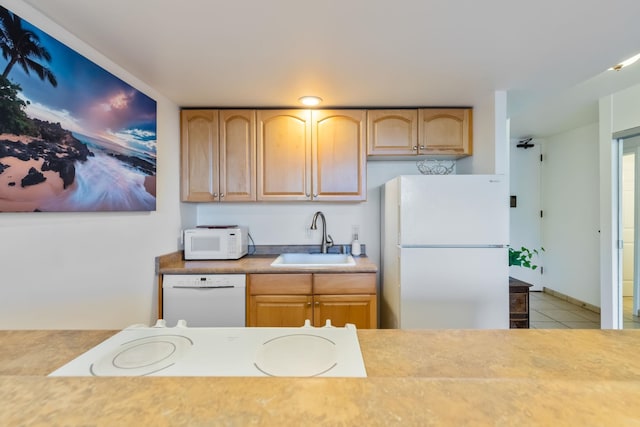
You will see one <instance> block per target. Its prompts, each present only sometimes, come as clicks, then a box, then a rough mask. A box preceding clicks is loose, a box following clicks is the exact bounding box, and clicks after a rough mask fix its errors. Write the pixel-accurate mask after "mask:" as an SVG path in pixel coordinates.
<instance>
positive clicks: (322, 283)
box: [247, 273, 378, 329]
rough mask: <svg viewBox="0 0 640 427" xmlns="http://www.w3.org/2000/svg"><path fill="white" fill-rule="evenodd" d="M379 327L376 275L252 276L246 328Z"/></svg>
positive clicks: (250, 278) (250, 276)
mask: <svg viewBox="0 0 640 427" xmlns="http://www.w3.org/2000/svg"><path fill="white" fill-rule="evenodd" d="M307 319H308V320H309V321H310V322H311V324H312V325H313V326H324V325H325V324H326V322H327V320H331V324H332V325H333V326H336V327H342V326H344V325H345V324H346V323H352V324H354V325H355V326H356V328H358V329H371V328H377V324H378V318H377V295H376V275H375V273H344V274H338V273H315V274H311V273H293V274H249V275H248V283H247V326H260V327H299V326H302V325H304V322H305V320H307Z"/></svg>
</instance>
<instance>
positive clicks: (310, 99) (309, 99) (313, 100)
mask: <svg viewBox="0 0 640 427" xmlns="http://www.w3.org/2000/svg"><path fill="white" fill-rule="evenodd" d="M298 101H300V102H301V103H302V104H304V105H308V106H313V105H318V104H320V103H321V102H322V98H320V97H319V96H302V97H300V98H298Z"/></svg>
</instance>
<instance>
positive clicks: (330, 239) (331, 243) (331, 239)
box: [327, 234, 333, 248]
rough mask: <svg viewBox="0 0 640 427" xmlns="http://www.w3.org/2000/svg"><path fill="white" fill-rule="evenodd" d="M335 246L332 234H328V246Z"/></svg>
mask: <svg viewBox="0 0 640 427" xmlns="http://www.w3.org/2000/svg"><path fill="white" fill-rule="evenodd" d="M331 246H333V238H332V237H331V234H327V247H329V248H330V247H331Z"/></svg>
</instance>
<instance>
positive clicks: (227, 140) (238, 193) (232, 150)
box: [181, 110, 256, 202]
mask: <svg viewBox="0 0 640 427" xmlns="http://www.w3.org/2000/svg"><path fill="white" fill-rule="evenodd" d="M181 129H182V136H181V155H182V201H185V202H242V201H255V200H256V179H255V170H256V131H255V129H256V113H255V110H182V111H181Z"/></svg>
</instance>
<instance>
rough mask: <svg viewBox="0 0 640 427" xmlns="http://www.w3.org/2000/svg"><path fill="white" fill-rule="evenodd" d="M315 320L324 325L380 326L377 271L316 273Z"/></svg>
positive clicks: (314, 278)
mask: <svg viewBox="0 0 640 427" xmlns="http://www.w3.org/2000/svg"><path fill="white" fill-rule="evenodd" d="M313 293H314V306H313V308H314V314H313V318H314V322H315V326H323V325H324V324H325V323H326V321H327V319H331V324H332V325H335V326H344V324H345V323H353V324H354V325H356V327H357V328H360V329H368V328H377V325H378V305H377V300H378V298H377V296H376V273H344V274H339V273H318V274H314V275H313Z"/></svg>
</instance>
